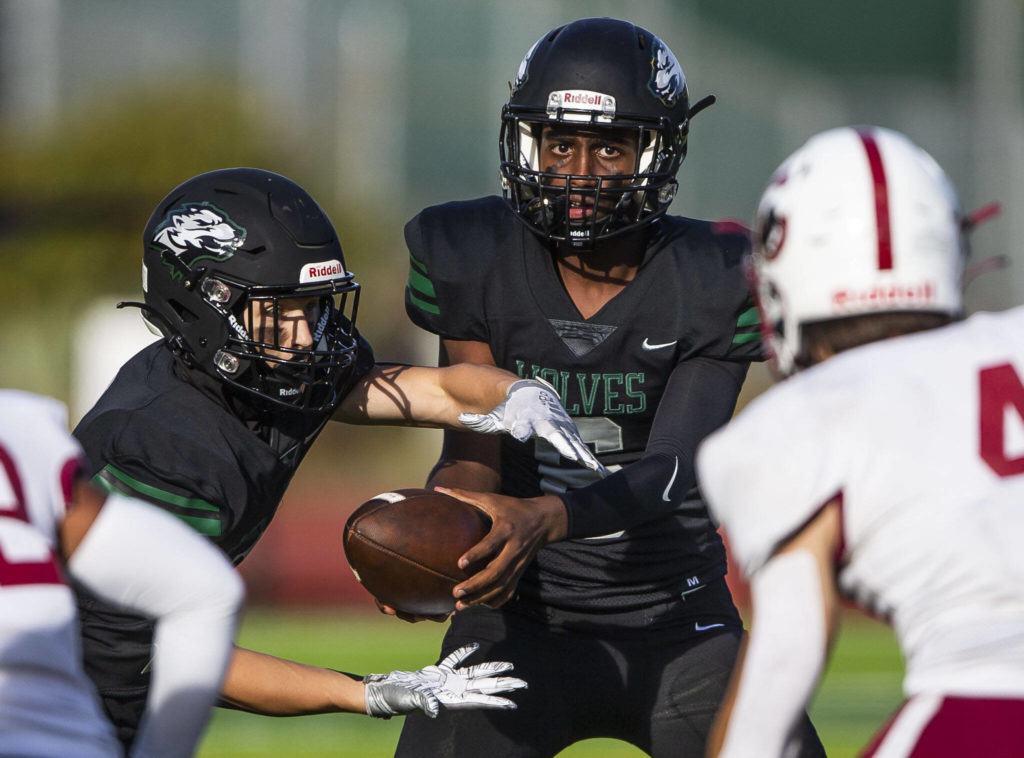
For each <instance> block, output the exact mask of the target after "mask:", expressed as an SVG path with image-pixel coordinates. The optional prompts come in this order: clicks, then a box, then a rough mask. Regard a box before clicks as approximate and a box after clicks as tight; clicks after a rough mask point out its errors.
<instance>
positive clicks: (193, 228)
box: [153, 203, 246, 266]
mask: <svg viewBox="0 0 1024 758" xmlns="http://www.w3.org/2000/svg"><path fill="white" fill-rule="evenodd" d="M245 236H246V232H245V229H243V228H242V227H240V226H239V225H238V224H236V223H235V222H234V221H232V220H231V218H230V217H229V216H228V214H226V213H225V212H224V211H222V210H220V209H219V208H218V207H217V206H215V205H213V204H211V203H187V204H185V205H182V206H181V207H179V208H175V209H174V210H171V211H168V212H167V215H166V216H165V217H164V220H163V221H162V222H160V224H159V225H158V226H157V228H156V230H155V232H154V234H153V242H154V243H156V244H158V245H161V246H163V247H165V248H166V249H168V250H170V251H171V252H172V253H174V254H175V255H176V256H177V257H178V258H180V259H181V260H182V262H183V263H184V264H185V265H186V266H192V265H194V264H195V262H196V261H198V260H202V259H203V258H209V259H211V260H215V261H224V260H227V259H228V258H230V257H231V256H232V255H234V254H235V251H236V250H237V249H238V248H239V247H241V246H242V245H243V244H244V243H245Z"/></svg>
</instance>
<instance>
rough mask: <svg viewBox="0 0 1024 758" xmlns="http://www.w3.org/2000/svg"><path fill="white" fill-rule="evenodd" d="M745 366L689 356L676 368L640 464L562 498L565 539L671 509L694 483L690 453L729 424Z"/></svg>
mask: <svg viewBox="0 0 1024 758" xmlns="http://www.w3.org/2000/svg"><path fill="white" fill-rule="evenodd" d="M747 366H748V364H746V363H739V362H732V361H722V360H715V359H711V358H695V359H692V360H688V361H684V362H683V363H680V364H679V365H678V366H676V368H675V370H674V371H673V372H672V376H671V377H670V378H669V381H668V385H667V386H666V388H665V393H664V395H662V398H661V402H660V403H659V405H658V411H657V414H656V415H655V418H654V424H653V426H652V427H651V435H650V438H649V439H648V442H647V448H646V450H645V452H644V455H643V457H642V458H640V460H638V461H636V462H634V463H631V464H629V465H628V466H625V467H624V468H622V469H620V470H619V471H616V472H615V473H614V474H612V475H610V476H608V477H606V478H605V479H602V480H601V481H598V482H595V483H594V484H591V485H589V486H587V487H584V488H582V489H578V490H572V491H570V492H567V493H566V494H565V495H563V496H562V500H563V501H564V502H565V506H566V511H567V512H568V518H569V525H568V538H569V539H580V538H583V537H594V536H597V535H601V534H608V533H609V532H614V531H617V530H619V529H624V528H629V527H630V526H633V525H635V524H639V523H643V522H645V521H650V520H651V519H654V518H657V517H659V516H661V515H663V514H665V513H669V512H671V511H673V510H675V509H676V508H677V507H678V505H679V503H680V502H681V501H682V499H683V498H684V497H685V496H686V494H687V492H689V491H690V490H691V489H692V488H693V486H694V484H695V483H696V474H695V471H694V455H695V452H696V449H697V446H698V445H699V444H700V442H701V440H703V439H704V438H705V437H706V436H707V435H708V434H710V433H711V432H713V431H714V430H715V429H717V428H718V427H720V426H721V425H722V424H724V423H725V422H726V421H728V420H729V418H730V416H731V415H732V412H733V409H734V408H735V407H736V398H737V397H738V396H739V392H740V387H741V386H742V385H743V379H744V378H745V377H746V373H747Z"/></svg>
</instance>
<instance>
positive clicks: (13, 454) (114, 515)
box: [0, 390, 244, 758]
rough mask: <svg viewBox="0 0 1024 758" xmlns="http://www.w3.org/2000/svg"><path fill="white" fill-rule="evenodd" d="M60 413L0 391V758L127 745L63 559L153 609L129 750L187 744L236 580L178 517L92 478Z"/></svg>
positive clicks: (163, 752)
mask: <svg viewBox="0 0 1024 758" xmlns="http://www.w3.org/2000/svg"><path fill="white" fill-rule="evenodd" d="M66 421H67V419H66V411H65V409H64V407H63V405H61V404H60V403H58V402H57V401H56V400H51V399H50V398H45V397H41V396H38V395H33V394H30V393H27V392H17V391H13V390H0V755H4V756H8V755H11V756H14V755H16V756H19V757H29V756H46V757H47V758H57V757H58V756H78V758H94V757H96V758H99V757H101V756H102V758H110V757H113V756H121V755H122V753H123V751H122V748H121V745H120V743H119V742H118V741H117V739H116V738H115V736H114V729H113V726H112V725H111V724H110V722H109V721H108V720H107V718H106V717H105V716H104V715H103V713H102V711H101V710H100V706H99V701H98V699H97V696H96V693H95V690H94V689H93V686H92V682H90V681H89V679H88V678H87V677H86V675H85V672H84V670H83V669H82V662H81V650H80V643H79V636H78V616H77V611H76V608H75V601H74V597H73V596H72V594H71V590H70V588H69V587H68V586H67V585H66V584H65V582H64V570H65V568H66V570H67V571H68V572H69V573H70V574H71V575H73V576H74V577H75V578H76V579H78V580H80V581H82V582H83V583H85V584H86V586H88V587H89V588H90V589H91V590H93V591H94V592H97V593H99V594H100V595H101V596H102V597H104V598H106V599H108V600H109V602H113V603H117V604H119V605H123V606H125V607H129V608H134V609H136V610H137V611H138V612H140V613H143V614H145V615H147V616H150V617H153V618H155V619H157V646H156V653H155V655H154V660H153V679H154V685H153V688H152V690H151V691H150V697H149V701H148V703H147V709H146V715H145V717H144V719H143V727H142V730H141V732H140V737H139V739H138V740H137V741H136V744H135V746H134V749H133V750H132V755H133V756H137V757H141V756H188V755H192V753H193V751H194V750H195V746H196V743H197V741H198V739H199V736H200V735H201V733H202V731H203V728H204V726H205V725H206V722H207V720H208V718H209V713H210V709H211V707H212V706H213V703H214V701H215V699H216V697H217V693H218V692H219V688H220V684H221V680H222V679H223V676H224V671H225V669H226V667H227V663H228V659H229V655H230V652H231V644H232V640H233V638H234V633H235V628H236V625H237V619H238V614H239V609H240V607H241V603H242V599H243V595H244V591H243V585H242V581H241V579H240V578H239V576H238V575H237V574H236V573H235V572H234V570H233V569H232V568H231V565H230V564H229V563H228V561H227V559H226V558H224V556H223V555H221V553H220V552H219V551H218V550H217V549H216V548H215V547H213V546H212V545H210V544H209V543H208V542H206V540H203V539H202V538H200V537H198V536H197V535H196V534H194V533H193V532H192V531H191V530H190V529H189V528H188V527H187V526H185V525H184V524H182V523H181V522H179V521H178V520H177V519H175V518H174V517H172V516H170V515H168V514H166V513H163V512H162V511H160V510H159V509H157V508H153V507H152V506H150V505H148V504H144V503H140V502H138V501H135V500H133V499H131V498H128V497H124V496H123V495H119V494H111V495H107V494H106V493H102V492H100V491H99V490H98V489H96V488H94V487H93V486H92V485H91V484H89V483H88V482H87V481H86V479H85V477H84V476H83V475H81V474H80V470H81V459H82V451H81V448H80V447H79V446H78V443H77V442H75V441H74V439H73V438H72V437H71V435H70V434H69V433H68V431H67V424H66ZM82 473H84V472H82Z"/></svg>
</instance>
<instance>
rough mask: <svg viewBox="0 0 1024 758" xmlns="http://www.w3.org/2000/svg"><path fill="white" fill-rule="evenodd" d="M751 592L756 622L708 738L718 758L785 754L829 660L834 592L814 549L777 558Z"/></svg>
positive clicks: (756, 578) (755, 580)
mask: <svg viewBox="0 0 1024 758" xmlns="http://www.w3.org/2000/svg"><path fill="white" fill-rule="evenodd" d="M751 593H752V598H753V601H754V624H753V626H752V627H751V630H750V634H749V639H748V640H747V644H746V648H745V651H744V657H743V662H742V665H741V668H740V672H739V675H738V678H737V677H736V676H734V681H733V684H732V686H731V687H730V690H729V692H728V694H727V696H726V698H725V708H726V710H725V711H724V712H723V713H721V714H720V715H719V719H718V723H717V724H716V728H715V732H714V733H713V735H712V738H711V741H709V747H708V755H709V756H714V757H715V758H745V756H750V755H766V756H781V755H784V754H788V753H787V752H786V751H787V746H788V744H789V742H790V740H792V739H794V738H795V735H794V727H795V725H796V723H797V721H798V719H799V718H800V716H801V714H802V712H803V709H804V708H805V707H806V704H807V702H808V700H810V698H811V695H812V694H813V693H814V688H815V686H816V684H817V682H818V678H819V677H820V675H821V671H822V670H823V668H824V665H825V658H826V653H827V649H828V638H829V632H830V621H829V619H830V616H831V604H830V601H829V600H828V595H829V594H830V593H829V591H827V590H826V588H825V587H823V585H822V581H821V578H820V576H819V569H818V565H817V562H816V556H815V555H814V554H812V552H811V551H810V550H807V549H803V548H797V549H793V550H788V551H784V552H783V553H781V554H779V555H778V556H776V557H774V558H772V559H771V560H770V561H769V562H768V563H767V564H766V565H765V566H764V567H763V568H762V569H761V570H760V571H758V573H757V574H756V575H755V576H754V578H753V580H752V582H751ZM769 693H770V694H769ZM713 746H714V747H715V749H713Z"/></svg>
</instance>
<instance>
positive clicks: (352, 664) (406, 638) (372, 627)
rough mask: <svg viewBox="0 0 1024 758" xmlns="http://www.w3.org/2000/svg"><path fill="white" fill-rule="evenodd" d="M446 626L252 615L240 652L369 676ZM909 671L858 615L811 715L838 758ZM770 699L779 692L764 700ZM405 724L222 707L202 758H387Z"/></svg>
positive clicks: (604, 754) (320, 615) (420, 661)
mask: <svg viewBox="0 0 1024 758" xmlns="http://www.w3.org/2000/svg"><path fill="white" fill-rule="evenodd" d="M443 631H444V627H443V626H442V625H439V624H431V623H422V624H416V625H411V624H405V623H400V622H398V621H396V620H395V619H391V618H387V617H383V616H381V615H380V614H377V613H375V612H373V613H352V612H341V611H333V612H325V611H316V612H303V613H299V612H296V611H291V610H288V611H283V610H267V609H263V610H250V611H249V613H248V615H247V617H246V620H245V623H244V624H243V628H242V634H241V638H240V644H242V645H244V646H246V647H251V648H255V649H257V650H261V651H264V652H268V653H273V654H275V655H280V656H284V657H289V658H294V659H296V660H300V661H304V662H308V663H317V664H321V665H325V666H330V667H332V668H340V669H343V670H346V671H354V672H359V673H368V672H371V671H389V670H391V669H394V668H418V667H420V666H422V665H425V664H426V663H428V662H432V661H433V660H434V656H435V655H436V652H437V649H438V646H439V643H440V638H441V635H442V633H443ZM901 674H902V664H901V663H900V658H899V654H898V652H897V649H896V645H895V641H894V640H893V637H892V633H891V632H890V631H889V630H888V629H887V628H886V627H884V626H883V625H881V624H879V623H877V622H874V621H870V620H868V619H865V618H864V617H863V616H860V615H855V614H852V613H851V614H849V615H848V617H847V618H846V619H845V620H844V623H843V631H842V635H841V636H840V638H839V641H838V645H837V647H836V650H835V651H834V653H833V656H832V659H831V662H830V665H829V669H828V672H827V674H826V677H825V679H824V681H823V683H822V686H821V688H820V689H819V692H818V694H817V696H816V698H815V700H814V703H813V706H812V709H811V717H812V719H813V720H814V723H815V726H816V727H817V728H818V732H819V734H820V735H821V737H822V741H823V742H824V744H825V747H826V749H827V751H828V755H829V756H830V758H852V756H855V755H856V752H857V750H858V749H859V748H860V747H862V746H863V745H864V743H865V742H866V741H867V739H868V738H869V737H870V736H871V734H873V732H874V731H875V729H876V728H877V727H878V726H879V725H880V724H881V723H882V722H883V720H884V719H885V717H886V716H887V715H888V714H889V713H890V712H891V711H892V710H893V708H894V707H895V706H896V705H897V704H898V703H899V702H900V700H901V695H900V678H901ZM765 694H766V697H770V696H771V693H765ZM400 728H401V719H392V720H390V721H379V720H376V719H373V720H371V719H368V718H366V717H363V716H354V715H328V716H307V717H302V718H285V719H271V718H265V717H260V716H253V715H250V714H244V713H237V712H233V711H225V710H221V709H217V711H216V712H215V715H214V718H213V721H212V723H211V725H210V728H209V730H208V732H207V734H206V736H205V738H204V740H203V743H202V746H201V749H200V752H199V756H200V758H289V757H290V756H295V757H296V758H327V757H328V756H330V757H331V758H386V757H388V756H391V755H392V754H393V751H394V746H395V743H396V741H397V739H398V732H399V730H400ZM642 755H644V754H643V753H641V752H640V751H639V750H637V749H636V748H633V747H632V746H630V745H626V744H624V743H621V742H617V741H614V740H588V741H586V742H582V743H578V744H577V745H574V746H573V747H571V748H569V749H568V750H565V751H563V752H562V753H561V754H560V758H570V757H571V758H589V757H590V756H593V757H594V758H635V757H636V756H642Z"/></svg>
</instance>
